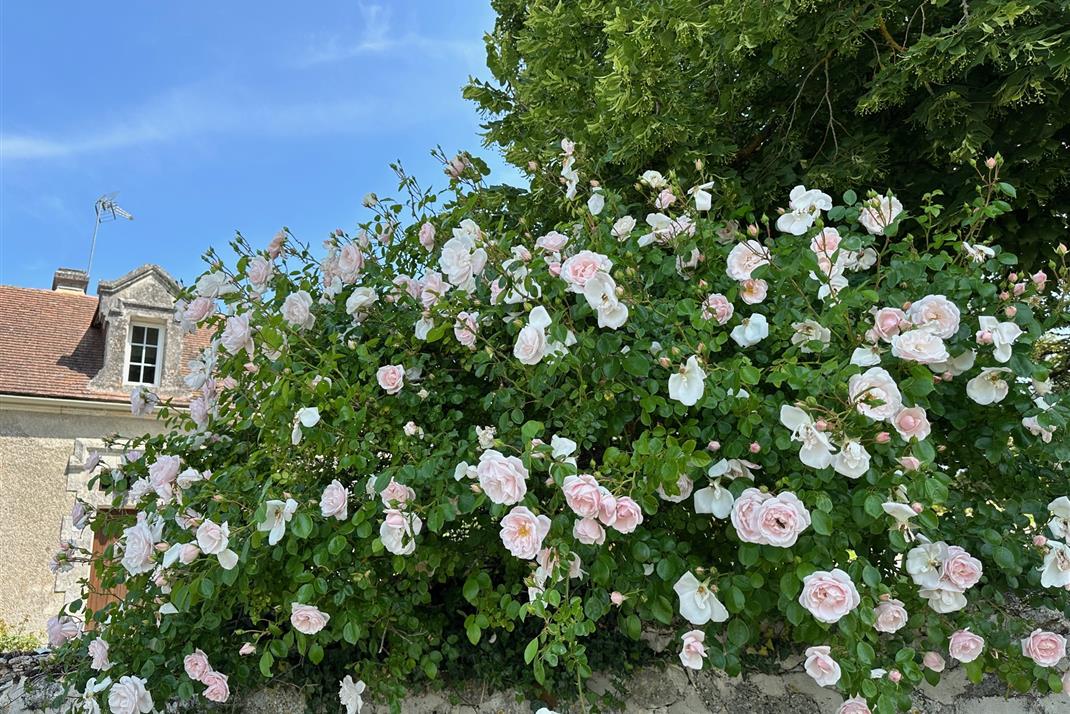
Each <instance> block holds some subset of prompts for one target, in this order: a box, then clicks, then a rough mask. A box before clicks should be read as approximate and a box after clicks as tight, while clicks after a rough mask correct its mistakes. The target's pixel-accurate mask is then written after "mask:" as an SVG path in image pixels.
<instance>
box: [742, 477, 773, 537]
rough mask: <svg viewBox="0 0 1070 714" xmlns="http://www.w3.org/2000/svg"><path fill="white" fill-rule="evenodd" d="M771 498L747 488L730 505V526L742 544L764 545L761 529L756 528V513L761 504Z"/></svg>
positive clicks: (766, 494)
mask: <svg viewBox="0 0 1070 714" xmlns="http://www.w3.org/2000/svg"><path fill="white" fill-rule="evenodd" d="M770 498H772V496H770V495H769V494H768V493H762V492H761V491H759V490H758V489H756V488H748V489H746V490H744V491H743V493H741V494H739V498H737V499H736V500H735V502H734V503H733V504H732V526H733V527H734V528H735V529H736V535H738V536H739V539H740V540H741V541H743V542H744V543H765V538H764V537H763V536H762V533H761V529H760V528H759V526H758V513H759V511H760V510H761V507H762V503H764V502H765V501H767V500H768V499H770Z"/></svg>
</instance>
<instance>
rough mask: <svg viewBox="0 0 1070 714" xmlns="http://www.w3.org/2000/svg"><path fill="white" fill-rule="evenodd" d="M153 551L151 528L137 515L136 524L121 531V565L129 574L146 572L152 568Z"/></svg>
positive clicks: (154, 544)
mask: <svg viewBox="0 0 1070 714" xmlns="http://www.w3.org/2000/svg"><path fill="white" fill-rule="evenodd" d="M147 485H148V483H147V482H146V486H147ZM155 552H156V539H155V538H154V536H153V532H152V529H151V528H150V527H149V525H148V523H146V522H145V519H144V518H140V517H139V518H138V522H137V523H136V524H134V525H133V526H131V527H130V528H127V529H125V530H124V531H123V558H122V564H123V567H124V568H126V572H128V573H130V574H131V575H138V574H140V573H147V572H149V571H150V570H152V569H153V562H152V557H153V555H154V554H155Z"/></svg>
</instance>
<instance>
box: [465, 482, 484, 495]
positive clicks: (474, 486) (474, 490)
mask: <svg viewBox="0 0 1070 714" xmlns="http://www.w3.org/2000/svg"><path fill="white" fill-rule="evenodd" d="M468 488H470V489H472V493H483V489H481V488H480V487H479V484H478V483H473V484H469V486H468Z"/></svg>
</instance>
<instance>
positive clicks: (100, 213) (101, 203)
mask: <svg viewBox="0 0 1070 714" xmlns="http://www.w3.org/2000/svg"><path fill="white" fill-rule="evenodd" d="M118 195H119V192H118V191H112V192H111V193H106V194H104V195H103V196H101V197H100V198H98V199H97V202H96V203H95V204H93V210H94V212H95V213H96V220H95V221H94V222H93V242H92V243H91V244H90V246H89V267H87V268H86V270H85V277H86V280H87V281H88V280H89V275H90V274H91V273H92V272H93V254H94V253H96V252H97V232H98V231H99V230H100V224H101V223H104V222H105V221H114V220H116V219H117V218H125V219H127V220H128V221H132V220H134V216H133V215H131V213H130V212H129V211H127V210H125V209H123V208H121V207H120V206H119V204H117V203H116V202H115V197H116V196H118ZM87 284H88V283H87Z"/></svg>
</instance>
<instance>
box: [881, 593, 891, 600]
mask: <svg viewBox="0 0 1070 714" xmlns="http://www.w3.org/2000/svg"><path fill="white" fill-rule="evenodd" d="M891 599H892V596H891V595H889V594H888V593H881V596H880V601H881V602H888V601H889V600H891Z"/></svg>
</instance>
